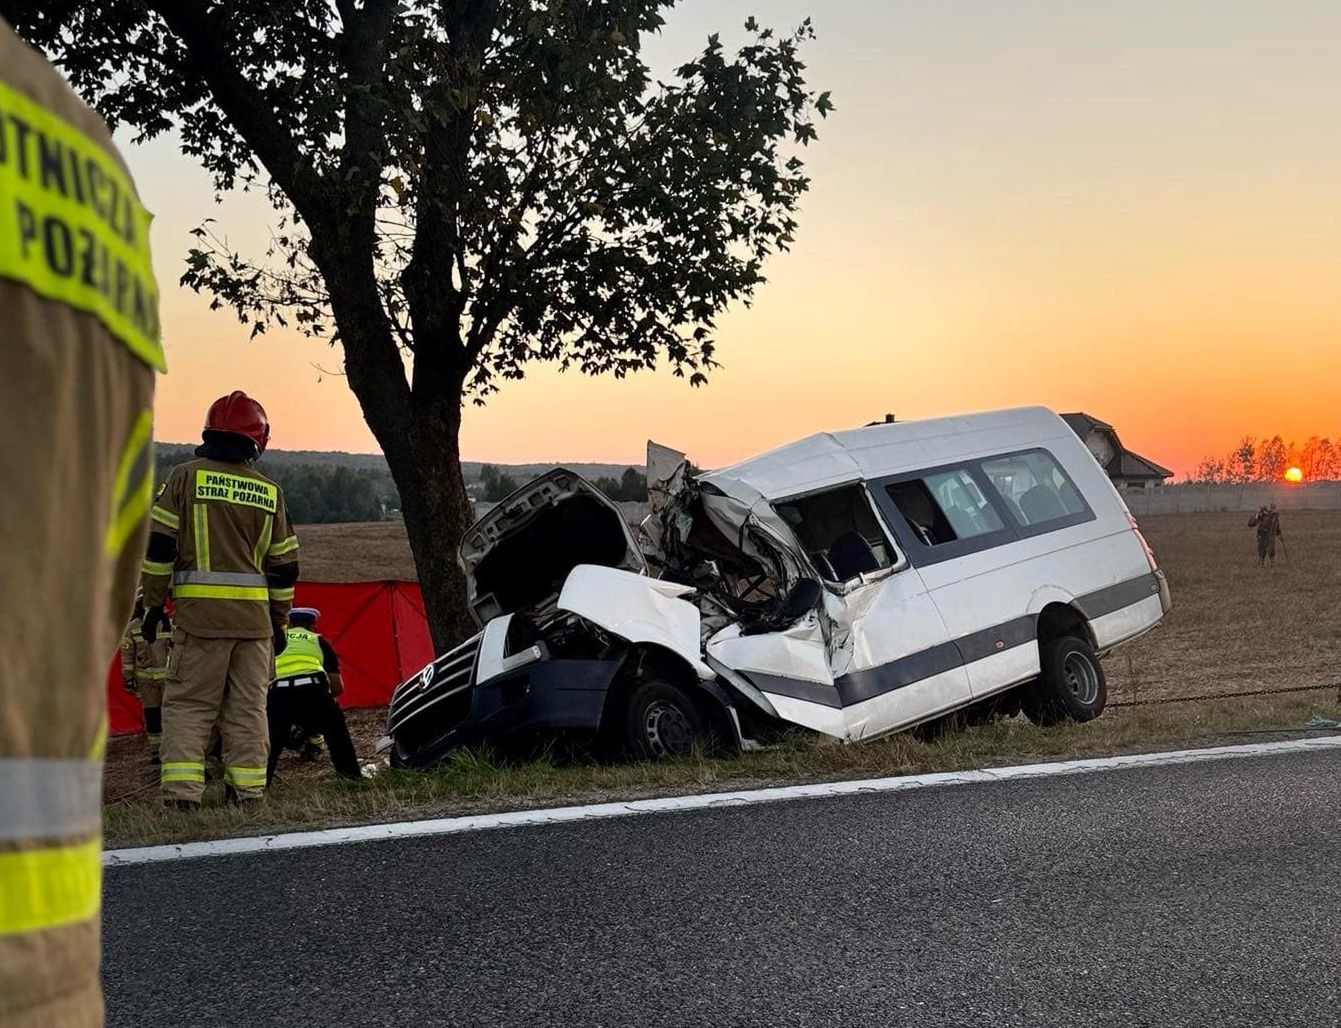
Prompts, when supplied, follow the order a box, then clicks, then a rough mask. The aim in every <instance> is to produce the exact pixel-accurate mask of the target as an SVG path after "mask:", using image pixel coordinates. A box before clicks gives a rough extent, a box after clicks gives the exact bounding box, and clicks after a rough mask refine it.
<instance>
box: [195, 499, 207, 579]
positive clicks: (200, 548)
mask: <svg viewBox="0 0 1341 1028" xmlns="http://www.w3.org/2000/svg"><path fill="white" fill-rule="evenodd" d="M191 515H192V518H193V531H192V542H194V543H195V544H196V567H197V568H199V569H200V570H201V571H208V570H209V569H210V512H209V508H208V507H206V506H205V505H204V504H203V503H197V504H195V505H194V506H192V508H191Z"/></svg>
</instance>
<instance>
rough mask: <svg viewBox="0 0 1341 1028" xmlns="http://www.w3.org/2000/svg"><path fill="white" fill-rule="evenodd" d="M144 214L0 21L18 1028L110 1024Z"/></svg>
mask: <svg viewBox="0 0 1341 1028" xmlns="http://www.w3.org/2000/svg"><path fill="white" fill-rule="evenodd" d="M53 155H54V156H53ZM95 181H96V182H97V184H98V185H97V192H96V194H95V193H94V192H92V191H91V189H90V184H91V183H93V182H95ZM149 220H150V216H149V213H148V211H146V210H145V208H144V206H143V205H142V204H141V203H140V200H139V198H138V195H137V194H136V192H135V187H134V184H133V182H132V181H131V178H130V175H129V173H128V172H127V170H126V166H125V164H124V163H123V162H122V160H121V157H120V155H119V154H118V153H117V151H116V148H115V147H114V146H113V144H112V137H111V135H110V134H109V133H108V131H107V127H106V126H105V125H104V124H103V122H102V120H101V119H100V118H99V117H98V116H97V115H95V114H94V113H93V112H92V111H90V110H89V109H88V108H87V107H85V106H84V105H83V104H82V103H81V102H80V101H79V99H78V98H77V97H76V96H75V95H74V93H73V92H72V91H71V90H70V88H69V87H68V86H67V85H66V84H65V81H64V80H63V79H62V78H61V77H60V76H59V75H58V74H57V73H56V71H55V70H54V69H53V68H52V67H51V66H50V65H49V64H48V63H47V62H46V61H44V60H43V59H42V58H41V57H40V56H38V54H37V53H35V52H34V51H33V50H31V49H30V48H29V47H28V46H27V45H26V44H24V43H23V42H21V41H20V40H19V38H18V37H17V36H16V35H15V34H14V33H13V31H12V30H11V29H10V27H9V25H8V24H7V23H6V22H5V21H4V20H3V19H0V439H4V444H3V445H0V481H3V483H4V488H3V489H0V526H3V535H4V540H3V543H0V582H3V583H4V585H5V589H4V592H3V594H0V1024H3V1025H5V1028H38V1026H43V1028H45V1026H50V1025H60V1026H62V1028H86V1026H87V1028H93V1026H97V1025H101V1024H102V996H101V991H100V988H99V984H98V939H99V905H100V900H101V882H100V877H101V853H100V850H101V846H102V840H101V827H102V826H101V791H102V789H101V780H102V758H103V749H104V744H105V740H106V731H107V723H106V697H105V694H104V691H103V684H102V683H103V681H104V675H105V673H106V668H107V655H108V654H109V653H111V652H112V651H113V649H114V648H115V646H116V644H117V640H118V639H119V638H120V636H121V630H122V628H123V627H124V626H125V624H126V619H127V617H129V615H130V611H131V605H132V603H133V602H134V599H135V577H136V570H137V566H138V564H139V559H140V556H141V554H142V553H143V550H144V532H145V515H146V514H147V513H148V510H149V503H150V499H151V497H152V495H153V441H152V440H153V417H152V407H153V396H154V371H155V369H157V370H162V368H163V350H162V347H161V345H160V343H159V329H158V292H157V288H156V286H155V284H154V278H153V270H152V265H151V263H150V256H149ZM89 262H91V265H90V263H89ZM81 267H82V268H85V269H89V268H90V267H91V274H89V275H85V274H82V273H80V268H81ZM55 610H59V611H61V616H60V617H52V616H51V613H52V611H55Z"/></svg>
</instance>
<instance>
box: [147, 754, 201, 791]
mask: <svg viewBox="0 0 1341 1028" xmlns="http://www.w3.org/2000/svg"><path fill="white" fill-rule="evenodd" d="M158 780H159V781H160V782H199V783H200V784H201V785H204V784H205V762H204V761H203V760H165V761H164V762H163V764H162V765H161V766H160V768H159V772H158Z"/></svg>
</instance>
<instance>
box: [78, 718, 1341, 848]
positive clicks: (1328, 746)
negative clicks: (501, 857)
mask: <svg viewBox="0 0 1341 1028" xmlns="http://www.w3.org/2000/svg"><path fill="white" fill-rule="evenodd" d="M1334 749H1341V735H1338V736H1323V737H1320V738H1312V739H1295V740H1290V741H1287V742H1269V743H1251V744H1248V745H1244V746H1216V747H1213V748H1208V749H1200V750H1175V751H1173V752H1170V753H1138V754H1132V755H1130V756H1121V757H1099V758H1095V759H1091V760H1066V761H1059V762H1056V763H1051V764H1021V765H1017V766H1015V767H994V768H984V769H981V770H973V771H941V772H937V773H935V774H925V775H904V776H902V777H897V778H867V779H859V780H856V781H846V782H821V783H818V784H815V785H788V786H782V787H779V788H773V789H749V790H741V791H738V792H714V793H704V794H701V795H697V796H667V797H664V798H661V799H650V800H628V801H625V802H621V803H595V804H590V805H587V806H580V807H551V808H549V809H546V810H517V811H512V812H510V813H506V814H475V815H471V816H467V817H444V818H435V819H433V820H429V821H402V822H399V823H396V824H381V825H359V826H356V827H353V828H327V829H323V830H321V831H315V832H288V833H285V834H283V835H261V836H252V837H248V838H242V839H218V840H215V841H212V842H188V843H182V844H180V845H176V846H141V847H136V848H133V849H121V850H108V851H106V852H105V853H103V855H102V863H103V867H107V868H116V867H126V866H129V865H131V864H152V863H157V862H159V861H164V860H194V859H197V858H200V857H222V856H230V855H233V854H239V853H273V852H276V851H279V850H291V849H305V848H307V847H309V846H340V845H344V844H346V843H356V842H377V841H379V840H383V839H412V838H416V837H419V836H426V835H456V834H459V833H461V832H479V831H484V830H486V829H490V828H516V827H523V826H528V825H552V824H562V823H565V822H570V821H590V820H595V819H597V818H607V817H631V816H633V815H635V814H661V813H667V812H674V811H683V810H707V809H712V808H717V807H733V806H741V807H745V806H753V805H755V804H758V803H777V802H780V801H783V800H805V799H824V798H827V797H831V796H853V795H858V794H867V793H888V792H905V791H911V790H913V789H928V788H934V787H936V786H943V785H969V784H972V783H975V782H1004V781H1012V780H1014V779H1019V778H1048V777H1054V776H1057V775H1077V774H1088V773H1090V772H1095V771H1120V770H1123V769H1125V768H1136V767H1163V766H1167V765H1170V764H1198V763H1202V762H1204V761H1211V760H1227V759H1231V758H1235V757H1269V756H1275V755H1277V754H1281V753H1298V752H1312V751H1315V750H1334Z"/></svg>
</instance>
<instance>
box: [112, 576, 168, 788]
mask: <svg viewBox="0 0 1341 1028" xmlns="http://www.w3.org/2000/svg"><path fill="white" fill-rule="evenodd" d="M143 620H144V599H143V598H142V597H140V596H136V597H135V612H134V613H133V614H132V615H131V617H130V623H129V624H127V625H126V634H125V635H123V636H122V637H121V684H122V685H124V686H125V687H126V692H128V693H130V694H131V695H132V696H134V697H135V698H136V699H138V700H139V701H140V705H141V707H143V708H144V732H145V735H146V736H147V737H148V740H149V761H150V763H153V764H157V763H158V749H159V745H160V744H161V743H162V741H163V679H164V678H165V677H167V673H168V636H167V635H166V634H165V633H164V632H162V631H159V632H158V633H157V638H155V639H154V641H153V642H150V641H149V640H148V639H146V638H145V637H144V632H142V631H141V624H142V622H143Z"/></svg>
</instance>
